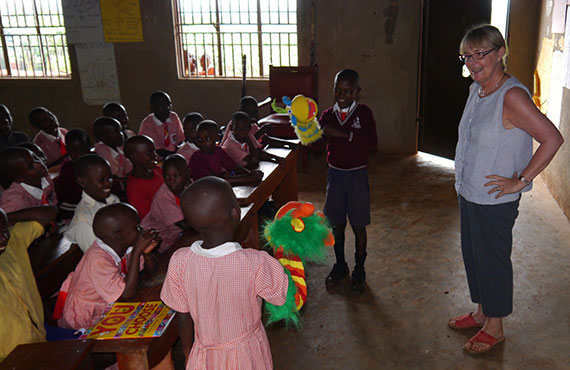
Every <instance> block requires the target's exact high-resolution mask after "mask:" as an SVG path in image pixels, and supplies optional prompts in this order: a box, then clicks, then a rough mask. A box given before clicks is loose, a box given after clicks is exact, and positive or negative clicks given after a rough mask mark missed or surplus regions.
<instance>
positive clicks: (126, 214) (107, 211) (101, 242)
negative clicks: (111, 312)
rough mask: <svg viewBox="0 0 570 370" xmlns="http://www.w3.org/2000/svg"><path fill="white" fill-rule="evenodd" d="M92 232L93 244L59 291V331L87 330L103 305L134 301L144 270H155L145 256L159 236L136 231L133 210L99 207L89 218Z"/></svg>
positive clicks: (156, 233) (95, 320)
mask: <svg viewBox="0 0 570 370" xmlns="http://www.w3.org/2000/svg"><path fill="white" fill-rule="evenodd" d="M93 231H94V232H95V236H96V237H97V238H96V239H95V242H94V243H93V245H91V247H89V249H87V252H85V254H84V255H83V257H82V258H81V261H79V264H78V265H77V267H76V268H75V271H74V272H72V273H71V274H69V276H68V277H67V279H66V280H65V281H64V282H63V284H62V286H61V290H60V293H59V297H58V302H57V304H56V309H55V310H54V317H55V318H56V319H59V321H58V325H59V326H62V327H66V328H72V329H81V328H88V327H90V326H92V325H93V324H95V323H96V322H97V320H98V319H99V318H100V316H101V314H102V313H103V310H104V309H105V307H106V306H107V305H108V304H110V303H114V302H116V301H121V300H129V299H132V298H133V297H134V296H135V294H136V292H137V288H138V285H139V273H140V270H142V268H143V266H144V268H145V270H148V271H152V270H153V269H154V264H155V263H154V261H153V258H152V256H150V255H149V253H150V252H151V251H152V249H153V248H154V247H156V245H157V244H158V242H159V239H160V237H159V235H158V232H157V231H156V230H144V231H143V230H141V229H140V225H139V217H138V215H137V211H136V210H135V209H134V208H133V207H132V206H130V205H128V204H125V203H117V204H111V205H108V206H106V207H103V208H101V209H100V210H99V211H97V213H96V214H95V218H94V219H93ZM62 301H63V303H62ZM61 307H63V309H62V310H61ZM60 314H61V317H60Z"/></svg>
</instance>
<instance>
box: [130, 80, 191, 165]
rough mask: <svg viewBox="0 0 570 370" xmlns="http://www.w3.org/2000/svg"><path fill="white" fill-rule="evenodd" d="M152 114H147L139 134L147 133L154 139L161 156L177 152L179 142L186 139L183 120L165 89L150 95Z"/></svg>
mask: <svg viewBox="0 0 570 370" xmlns="http://www.w3.org/2000/svg"><path fill="white" fill-rule="evenodd" d="M150 110H151V111H152V113H151V114H149V115H148V116H146V117H145V118H144V119H143V120H142V122H141V126H140V128H139V135H146V136H148V137H150V138H151V139H152V140H153V141H154V145H155V148H156V150H157V152H158V154H159V155H160V156H161V157H166V156H167V155H168V154H172V153H174V152H176V148H177V146H178V143H179V142H180V141H182V140H184V131H183V129H182V122H180V118H178V115H177V114H176V113H175V112H173V111H172V102H171V101H170V96H168V94H167V93H165V92H164V91H155V92H153V93H152V94H151V95H150Z"/></svg>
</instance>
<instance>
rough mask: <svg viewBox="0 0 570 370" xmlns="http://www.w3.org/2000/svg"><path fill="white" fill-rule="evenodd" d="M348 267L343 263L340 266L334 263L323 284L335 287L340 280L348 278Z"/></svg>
mask: <svg viewBox="0 0 570 370" xmlns="http://www.w3.org/2000/svg"><path fill="white" fill-rule="evenodd" d="M348 273H349V271H348V265H347V264H346V262H345V263H342V264H338V263H335V264H334V266H333V269H332V271H331V273H330V274H329V276H327V279H326V280H325V283H326V284H327V285H329V284H331V285H336V284H338V283H339V282H340V281H341V280H342V279H344V278H345V277H347V276H348Z"/></svg>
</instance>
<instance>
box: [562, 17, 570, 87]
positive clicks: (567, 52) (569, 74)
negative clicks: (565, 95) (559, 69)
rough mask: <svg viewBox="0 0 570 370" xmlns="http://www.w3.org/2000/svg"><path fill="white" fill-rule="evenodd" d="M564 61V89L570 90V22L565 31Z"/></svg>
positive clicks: (567, 23)
mask: <svg viewBox="0 0 570 370" xmlns="http://www.w3.org/2000/svg"><path fill="white" fill-rule="evenodd" d="M569 11H570V9H569ZM563 59H564V71H566V76H565V78H564V87H566V88H567V89H570V22H566V28H565V31H564V56H563Z"/></svg>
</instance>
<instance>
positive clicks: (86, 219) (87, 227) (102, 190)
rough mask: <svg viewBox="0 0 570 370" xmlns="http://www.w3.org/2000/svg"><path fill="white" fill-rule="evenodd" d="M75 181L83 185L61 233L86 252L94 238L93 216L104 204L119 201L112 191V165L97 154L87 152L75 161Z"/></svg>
mask: <svg viewBox="0 0 570 370" xmlns="http://www.w3.org/2000/svg"><path fill="white" fill-rule="evenodd" d="M73 167H74V168H73V169H74V171H75V176H76V177H77V183H78V184H79V186H80V187H81V188H82V189H83V191H82V194H81V201H80V202H79V203H78V204H77V207H75V214H74V215H73V218H72V219H71V222H70V224H69V227H68V228H67V230H65V232H64V234H63V235H64V237H65V239H67V240H68V241H69V242H71V243H75V244H77V245H78V246H79V248H80V249H81V250H82V251H83V252H85V251H86V250H87V248H89V247H90V246H91V244H93V242H94V241H95V233H94V232H93V217H95V213H97V211H98V210H99V209H101V208H103V207H104V206H106V205H109V204H113V203H119V198H118V197H117V196H116V195H114V194H112V193H111V184H112V183H113V179H112V177H111V167H110V166H109V163H107V161H106V160H105V159H103V158H102V157H100V156H98V155H97V154H86V155H83V156H81V157H79V158H78V159H77V160H76V161H75V163H74V166H73Z"/></svg>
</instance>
